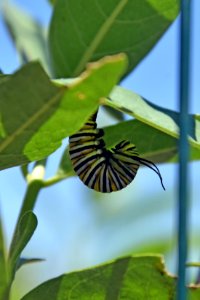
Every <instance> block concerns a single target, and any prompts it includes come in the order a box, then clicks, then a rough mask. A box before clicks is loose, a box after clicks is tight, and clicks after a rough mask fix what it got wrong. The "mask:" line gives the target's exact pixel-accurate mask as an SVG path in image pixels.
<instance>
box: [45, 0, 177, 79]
mask: <svg viewBox="0 0 200 300" xmlns="http://www.w3.org/2000/svg"><path fill="white" fill-rule="evenodd" d="M177 13H178V0H162V1H160V0H149V1H141V0H134V1H130V0H120V1H116V0H109V1H108V0H101V1H93V0H87V1H85V0H76V1H74V0H57V1H56V4H55V8H54V13H53V17H52V20H51V26H50V34H49V44H50V54H51V58H52V63H53V66H54V70H55V74H56V76H57V77H76V76H78V75H79V74H80V73H81V72H82V71H83V69H84V68H85V67H86V64H87V62H90V61H94V60H97V59H99V58H101V57H103V56H105V55H108V54H115V53H119V52H124V53H126V54H127V56H128V60H129V67H128V69H127V73H129V72H130V71H131V70H132V69H133V68H134V67H135V66H136V65H137V64H138V63H139V62H140V61H141V60H142V59H143V57H144V56H145V55H146V54H147V53H148V52H149V51H150V50H151V49H152V47H153V46H154V45H155V44H156V42H157V41H158V40H159V38H160V37H161V36H162V35H163V33H164V32H165V31H166V30H167V28H168V27H169V25H170V24H171V23H172V21H173V20H174V19H175V18H176V16H177Z"/></svg>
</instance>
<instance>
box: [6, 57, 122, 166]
mask: <svg viewBox="0 0 200 300" xmlns="http://www.w3.org/2000/svg"><path fill="white" fill-rule="evenodd" d="M126 65H127V61H126V57H125V56H124V55H116V56H113V57H107V58H105V59H102V60H101V61H99V62H97V63H93V64H90V65H89V66H88V69H87V71H85V72H84V73H83V74H82V76H81V77H80V78H79V80H78V81H77V82H76V83H75V84H72V85H70V86H63V85H61V86H59V87H56V86H54V85H52V83H51V82H50V81H49V78H48V77H47V75H46V74H45V73H44V71H43V70H42V69H41V67H40V66H39V65H38V64H37V63H32V64H28V65H26V66H25V67H23V68H22V69H21V70H19V71H18V72H17V73H16V74H15V75H13V76H10V78H9V79H8V80H7V81H6V82H3V83H2V84H0V112H1V114H2V115H1V116H2V122H1V126H0V129H1V128H3V129H4V131H3V130H1V131H2V132H4V135H3V134H2V132H1V134H2V135H3V137H2V139H1V140H0V153H1V155H0V158H1V160H0V169H3V168H6V167H11V166H14V165H19V164H23V163H27V162H29V161H34V160H41V159H43V158H44V157H46V156H48V155H49V154H50V153H52V152H53V151H55V150H56V149H57V148H58V147H59V146H60V145H61V142H62V139H63V138H65V137H66V136H68V135H70V134H72V133H74V132H75V131H77V130H79V129H80V127H81V126H82V125H83V124H84V123H85V122H86V120H87V119H88V118H89V116H90V115H91V114H92V113H93V112H94V111H95V110H96V109H97V108H98V106H99V104H100V99H101V98H102V97H106V96H107V95H108V94H109V93H110V91H111V89H112V88H113V86H114V85H116V83H117V82H118V80H119V78H120V77H121V75H122V73H123V72H124V70H125V68H126ZM105 79H106V80H105ZM24 87H26V88H24ZM61 96H62V97H61ZM5 134H6V137H5Z"/></svg>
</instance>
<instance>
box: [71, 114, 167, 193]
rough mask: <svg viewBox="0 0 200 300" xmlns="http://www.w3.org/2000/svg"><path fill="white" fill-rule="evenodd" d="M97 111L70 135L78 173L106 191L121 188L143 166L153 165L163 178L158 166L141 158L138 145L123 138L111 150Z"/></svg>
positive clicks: (86, 180)
mask: <svg viewBox="0 0 200 300" xmlns="http://www.w3.org/2000/svg"><path fill="white" fill-rule="evenodd" d="M96 117H97V112H96V113H95V114H93V115H92V116H91V117H90V118H89V120H88V121H87V123H85V125H84V126H83V127H82V128H81V129H80V130H79V131H78V132H77V133H75V134H73V135H71V136H70V137H69V154H70V158H71V161H72V164H73V167H74V170H75V172H76V174H77V175H78V176H79V178H80V179H81V180H82V182H83V183H84V184H85V185H86V186H88V187H89V188H91V189H94V190H96V191H98V192H102V193H111V192H114V191H119V190H121V189H123V188H124V187H126V186H127V185H128V184H129V183H131V182H132V181H133V179H134V178H135V176H136V173H137V170H138V168H139V166H140V165H141V164H142V165H145V166H147V167H149V168H150V169H152V170H153V171H154V172H155V173H156V174H157V175H158V176H159V178H160V182H161V185H162V187H163V189H165V188H164V185H163V181H162V176H161V174H160V171H159V169H158V168H157V166H156V165H155V164H154V163H153V162H151V161H149V160H147V159H144V158H141V157H140V156H139V154H138V152H137V149H136V147H135V145H133V144H131V143H130V142H129V141H121V142H120V143H118V144H117V145H116V146H115V147H113V148H112V149H110V150H108V149H106V147H105V143H104V141H103V136H104V131H103V129H98V128H97V124H96Z"/></svg>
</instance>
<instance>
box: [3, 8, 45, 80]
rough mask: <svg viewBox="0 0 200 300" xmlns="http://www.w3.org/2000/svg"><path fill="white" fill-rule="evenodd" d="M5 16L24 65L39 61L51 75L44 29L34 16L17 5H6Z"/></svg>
mask: <svg viewBox="0 0 200 300" xmlns="http://www.w3.org/2000/svg"><path fill="white" fill-rule="evenodd" d="M3 16H4V20H5V24H6V26H7V28H8V30H9V32H10V36H11V38H12V39H13V42H14V44H15V46H16V48H17V50H18V53H19V56H20V60H21V62H22V63H27V62H28V61H32V60H36V59H37V60H39V61H40V62H41V64H42V66H43V67H44V69H45V70H46V72H48V73H49V74H50V62H49V55H48V51H47V42H46V34H45V31H44V28H43V27H42V26H41V24H40V23H38V22H37V21H36V20H35V19H33V17H32V16H30V15H29V14H27V13H25V12H24V11H23V10H21V9H19V8H18V7H17V6H15V5H13V4H12V5H11V4H6V5H4V10H3Z"/></svg>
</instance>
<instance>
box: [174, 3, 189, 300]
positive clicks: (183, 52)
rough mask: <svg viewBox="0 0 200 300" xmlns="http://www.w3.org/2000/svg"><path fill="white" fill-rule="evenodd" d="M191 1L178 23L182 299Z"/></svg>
mask: <svg viewBox="0 0 200 300" xmlns="http://www.w3.org/2000/svg"><path fill="white" fill-rule="evenodd" d="M190 11H191V1H190V0H181V24H180V83H179V84H180V86H179V88H180V92H179V96H180V102H179V105H180V141H179V209H178V285H177V299H178V300H186V299H187V290H186V269H185V263H186V259H187V211H188V157H189V145H188V140H187V134H188V132H189V126H190V124H189V118H188V107H189V73H190V71H189V67H190Z"/></svg>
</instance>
